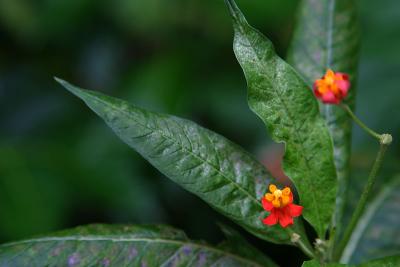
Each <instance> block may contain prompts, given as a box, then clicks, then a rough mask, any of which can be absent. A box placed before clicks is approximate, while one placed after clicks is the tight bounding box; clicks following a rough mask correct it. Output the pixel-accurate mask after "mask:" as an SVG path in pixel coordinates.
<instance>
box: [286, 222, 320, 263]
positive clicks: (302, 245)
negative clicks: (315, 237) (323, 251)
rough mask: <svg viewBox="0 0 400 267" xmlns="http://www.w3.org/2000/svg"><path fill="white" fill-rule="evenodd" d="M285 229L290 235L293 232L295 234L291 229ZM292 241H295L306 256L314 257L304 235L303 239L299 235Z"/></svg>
mask: <svg viewBox="0 0 400 267" xmlns="http://www.w3.org/2000/svg"><path fill="white" fill-rule="evenodd" d="M286 229H287V232H288V233H289V235H290V236H291V237H292V235H293V234H296V233H295V232H294V231H293V230H292V229H290V228H286ZM292 242H293V243H295V244H296V245H297V246H298V247H299V248H300V249H301V250H302V251H303V252H304V254H306V255H307V256H308V257H310V258H311V259H315V254H314V251H313V249H312V246H311V244H310V242H309V241H308V239H307V237H305V240H303V239H302V237H300V236H299V238H298V239H297V240H296V241H292Z"/></svg>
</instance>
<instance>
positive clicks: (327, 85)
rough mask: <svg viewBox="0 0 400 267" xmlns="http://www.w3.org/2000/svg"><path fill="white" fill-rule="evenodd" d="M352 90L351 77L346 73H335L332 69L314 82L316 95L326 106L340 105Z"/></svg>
mask: <svg viewBox="0 0 400 267" xmlns="http://www.w3.org/2000/svg"><path fill="white" fill-rule="evenodd" d="M349 88H350V81H349V76H348V75H347V74H345V73H340V72H337V73H335V72H333V71H332V70H331V69H328V70H327V71H326V74H325V75H324V76H323V77H322V78H321V79H318V80H316V81H315V82H314V86H313V89H314V94H315V96H316V97H317V98H319V99H321V101H322V102H323V103H325V104H339V103H340V102H341V101H342V99H343V98H345V97H346V96H347V92H348V90H349Z"/></svg>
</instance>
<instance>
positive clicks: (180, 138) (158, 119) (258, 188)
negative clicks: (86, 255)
mask: <svg viewBox="0 0 400 267" xmlns="http://www.w3.org/2000/svg"><path fill="white" fill-rule="evenodd" d="M58 81H59V82H60V83H61V84H62V85H63V86H64V87H65V88H66V89H68V90H69V91H70V92H72V93H73V94H75V95H76V96H78V97H79V98H81V99H82V100H83V101H84V102H85V103H86V104H87V105H88V106H89V107H90V108H91V109H92V110H93V111H94V112H95V113H97V114H98V115H99V116H100V117H101V118H103V119H104V121H105V122H106V123H107V124H108V126H110V127H111V128H112V129H113V131H114V132H115V133H116V134H117V135H118V136H119V137H120V138H121V139H122V140H123V141H124V142H125V143H126V144H128V145H129V146H130V147H132V148H134V149H135V150H136V151H138V152H139V153H140V154H141V155H142V156H143V157H144V158H145V159H147V160H148V161H149V162H150V163H151V164H152V165H153V166H154V167H156V168H157V169H158V170H160V171H161V172H162V173H164V174H165V175H166V176H167V177H169V178H170V179H171V180H173V181H175V182H176V183H178V184H179V185H181V186H182V187H184V188H185V189H186V190H188V191H190V192H192V193H194V194H196V195H197V196H199V197H200V198H202V199H203V200H204V201H206V202H207V203H208V204H209V205H211V206H212V207H213V208H214V209H216V210H217V211H219V212H220V213H222V214H224V215H225V216H227V217H229V218H230V219H232V220H233V221H235V222H236V223H238V224H239V225H241V226H242V227H244V228H245V229H246V230H248V231H249V232H251V233H253V234H254V235H256V236H258V237H260V238H262V239H264V240H268V241H271V242H274V243H286V244H291V243H290V238H289V235H288V233H287V232H286V231H285V230H284V229H283V228H281V227H280V226H274V227H267V226H265V225H263V224H262V221H261V220H262V218H264V217H266V216H267V213H266V212H265V211H264V210H263V208H262V205H261V201H260V200H261V198H262V196H263V195H264V194H265V192H266V190H267V186H268V185H269V184H270V183H275V181H274V180H273V179H272V178H271V176H270V175H269V174H268V173H267V171H266V169H265V167H264V166H263V165H261V164H260V163H259V162H258V161H257V160H256V159H254V158H253V157H252V156H251V155H250V154H249V153H247V152H245V151H244V150H243V149H242V148H240V147H239V146H237V145H235V144H234V143H232V142H230V141H229V140H227V139H226V138H224V137H223V136H221V135H218V134H216V133H214V132H212V131H210V130H207V129H205V128H202V127H200V126H199V125H197V124H195V123H193V122H191V121H188V120H185V119H181V118H177V117H175V116H170V115H165V114H159V113H155V112H150V111H146V110H144V109H141V108H138V107H136V106H133V105H130V104H128V103H127V102H125V101H122V100H119V99H116V98H112V97H109V96H105V95H103V94H100V93H97V92H94V91H88V90H83V89H80V88H78V87H75V86H73V85H71V84H69V83H67V82H65V81H62V80H58ZM299 227H300V226H299V225H297V226H295V230H296V231H297V232H298V233H299V234H300V235H302V236H303V237H304V238H305V234H304V232H303V230H302V228H299Z"/></svg>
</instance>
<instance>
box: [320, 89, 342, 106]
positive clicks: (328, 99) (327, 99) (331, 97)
mask: <svg viewBox="0 0 400 267" xmlns="http://www.w3.org/2000/svg"><path fill="white" fill-rule="evenodd" d="M322 102H324V103H327V104H337V103H339V100H338V99H337V98H336V96H335V94H334V93H333V92H332V91H329V92H326V93H325V94H323V95H322Z"/></svg>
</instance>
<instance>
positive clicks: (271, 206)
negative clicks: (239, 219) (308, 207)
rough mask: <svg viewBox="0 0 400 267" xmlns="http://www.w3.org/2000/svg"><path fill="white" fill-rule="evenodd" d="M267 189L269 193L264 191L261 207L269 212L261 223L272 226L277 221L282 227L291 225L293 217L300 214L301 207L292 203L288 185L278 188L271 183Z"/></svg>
mask: <svg viewBox="0 0 400 267" xmlns="http://www.w3.org/2000/svg"><path fill="white" fill-rule="evenodd" d="M269 191H270V192H271V193H266V194H265V196H264V197H263V198H262V200H261V203H262V205H263V208H264V209H265V210H266V211H270V212H271V213H270V214H269V215H268V217H267V218H265V219H264V220H263V223H264V224H266V225H269V226H272V225H275V224H277V223H278V222H279V224H280V225H281V226H282V227H284V228H285V227H288V226H289V225H292V224H293V217H298V216H300V215H301V212H302V211H303V207H302V206H299V205H296V204H293V194H292V192H291V191H290V188H289V187H285V188H284V189H283V190H280V189H277V188H276V186H275V185H274V184H271V185H270V186H269Z"/></svg>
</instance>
